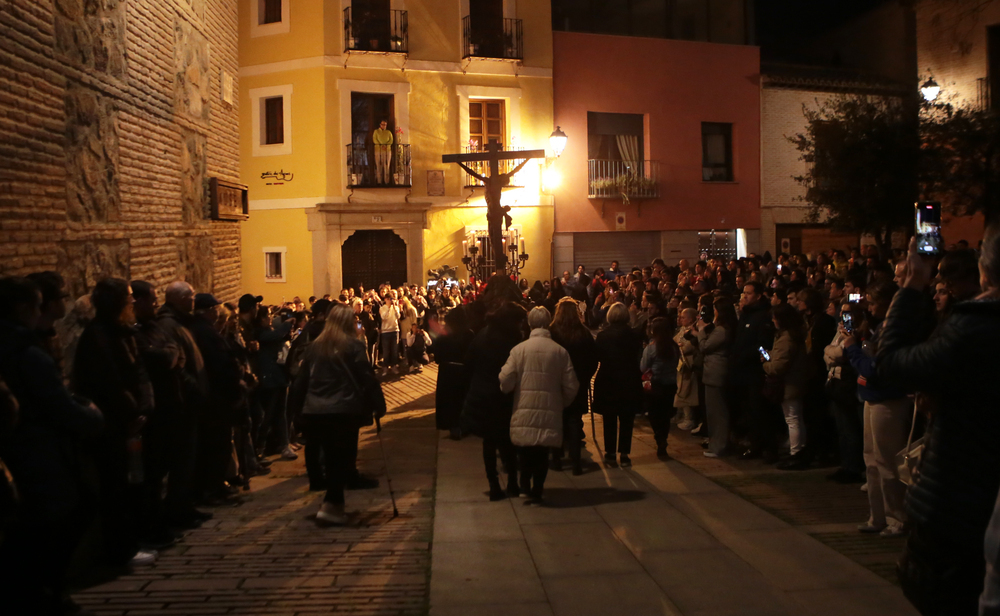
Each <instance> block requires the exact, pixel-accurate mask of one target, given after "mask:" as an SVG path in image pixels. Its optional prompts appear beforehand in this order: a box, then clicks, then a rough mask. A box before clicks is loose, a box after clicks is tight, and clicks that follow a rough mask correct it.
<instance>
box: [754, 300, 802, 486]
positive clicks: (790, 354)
mask: <svg viewBox="0 0 1000 616" xmlns="http://www.w3.org/2000/svg"><path fill="white" fill-rule="evenodd" d="M771 320H772V322H773V323H774V329H775V335H774V345H773V346H772V347H771V352H770V354H766V353H764V352H761V362H762V367H763V368H764V374H766V375H767V376H768V377H770V378H772V379H780V380H781V382H782V384H783V386H784V395H783V396H782V399H781V411H782V413H783V414H784V416H785V423H786V424H787V425H788V447H789V450H788V453H789V457H788V458H787V459H786V460H784V461H782V462H780V463H779V464H778V466H777V468H778V469H781V470H805V469H806V468H807V467H808V461H807V459H806V457H805V454H804V453H803V450H804V449H805V446H806V425H805V418H804V415H803V411H802V401H803V398H804V397H805V387H806V377H807V376H808V375H807V372H806V370H807V365H806V353H805V339H806V332H805V323H804V322H803V320H802V315H800V314H799V312H798V311H797V310H796V309H795V308H792V307H791V306H789V305H788V304H782V305H780V306H776V307H775V308H774V309H773V310H772V312H771Z"/></svg>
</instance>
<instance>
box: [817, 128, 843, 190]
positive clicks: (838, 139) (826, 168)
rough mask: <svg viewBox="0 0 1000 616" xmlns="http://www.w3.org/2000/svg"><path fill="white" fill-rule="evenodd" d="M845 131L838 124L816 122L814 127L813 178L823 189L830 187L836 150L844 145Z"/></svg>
mask: <svg viewBox="0 0 1000 616" xmlns="http://www.w3.org/2000/svg"><path fill="white" fill-rule="evenodd" d="M842 133H843V130H842V127H841V125H840V124H839V123H837V122H816V123H815V124H814V125H813V140H814V143H815V149H814V158H813V170H812V174H813V177H814V178H815V179H816V184H817V185H818V186H819V187H821V188H828V187H829V186H830V165H831V163H832V161H833V160H834V158H835V156H836V151H835V148H837V147H838V146H839V145H840V144H841V143H843V134H842Z"/></svg>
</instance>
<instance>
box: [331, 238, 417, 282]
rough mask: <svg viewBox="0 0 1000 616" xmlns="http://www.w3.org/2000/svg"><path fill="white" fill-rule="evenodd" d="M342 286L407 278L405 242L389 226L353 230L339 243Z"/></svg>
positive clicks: (400, 280) (403, 280) (404, 279)
mask: <svg viewBox="0 0 1000 616" xmlns="http://www.w3.org/2000/svg"><path fill="white" fill-rule="evenodd" d="M340 256H341V262H342V272H343V287H342V288H347V287H351V288H354V289H357V287H358V284H359V283H360V284H363V285H365V288H366V289H376V288H378V285H380V284H383V283H386V282H388V283H389V284H391V285H392V286H393V287H398V286H399V285H401V284H403V283H404V282H407V277H406V242H405V241H403V238H401V237H399V236H398V235H396V234H395V233H394V232H392V231H391V230H364V231H355V232H354V233H353V234H352V235H351V237H349V238H347V241H345V242H344V245H343V246H341V249H340Z"/></svg>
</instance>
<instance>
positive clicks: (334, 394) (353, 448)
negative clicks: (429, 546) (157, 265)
mask: <svg viewBox="0 0 1000 616" xmlns="http://www.w3.org/2000/svg"><path fill="white" fill-rule="evenodd" d="M432 282H433V284H429V285H428V286H418V285H402V286H398V287H393V286H391V285H389V284H384V285H381V286H380V287H378V288H377V289H367V290H366V289H365V288H364V287H363V286H362V285H357V286H356V287H354V288H347V289H343V290H342V291H341V292H340V294H339V295H338V296H337V297H336V298H333V297H331V296H326V297H322V298H316V297H310V298H309V301H308V305H307V304H306V302H302V301H301V300H300V299H299V298H298V297H296V298H294V299H293V300H292V301H290V302H286V303H283V304H281V305H278V306H267V305H264V303H263V298H262V297H261V296H254V295H250V294H247V295H244V296H242V297H241V298H240V299H239V301H238V302H236V303H231V304H230V303H222V302H220V301H219V300H218V299H216V298H215V297H214V296H212V295H211V294H208V293H196V290H195V289H194V288H192V287H191V285H189V284H188V283H186V282H183V281H177V282H174V283H171V284H169V285H167V286H166V288H164V289H163V290H162V294H161V293H159V292H158V290H157V289H156V288H155V287H154V285H152V284H150V283H148V282H145V281H131V282H128V281H125V280H120V279H106V280H102V281H100V282H98V283H97V284H96V286H95V287H94V289H93V292H92V293H91V294H90V295H89V296H86V297H83V298H79V299H78V300H77V301H76V302H75V304H74V305H73V308H72V310H71V311H70V313H69V314H67V299H68V298H67V295H66V293H65V290H64V284H63V281H62V279H61V278H60V277H59V276H58V274H56V273H54V272H41V273H37V274H32V275H30V276H28V277H25V278H16V277H11V278H3V279H0V465H2V468H3V470H4V475H3V476H4V477H5V480H4V481H3V482H2V483H0V487H2V489H0V564H3V565H4V566H5V570H6V567H8V566H9V565H11V564H14V563H16V565H17V566H16V568H13V569H11V572H12V573H11V574H10V575H6V576H4V577H3V578H2V579H0V584H2V585H3V588H2V589H0V590H2V591H3V593H4V596H5V598H7V597H9V598H10V600H9V604H10V605H11V606H19V605H21V606H29V605H30V606H32V607H31V608H29V609H25V610H24V613H52V614H58V613H72V611H73V610H74V609H76V608H75V607H74V606H73V605H72V603H71V602H70V601H69V600H68V598H67V596H66V594H65V574H66V571H67V568H68V567H69V564H70V559H71V557H72V556H73V553H74V550H75V549H76V547H77V545H78V544H79V543H80V541H81V538H82V536H83V533H84V532H85V531H86V529H87V528H88V527H90V526H91V525H92V524H93V523H94V520H97V521H98V522H99V526H100V528H101V529H102V533H101V536H102V539H103V542H102V546H101V547H102V557H103V558H104V559H105V562H106V563H108V564H110V565H112V566H116V567H129V566H131V567H134V566H139V565H141V564H144V563H148V562H151V561H153V560H154V559H155V558H156V550H158V549H163V548H166V547H168V546H170V545H172V544H173V543H174V542H175V541H176V540H177V538H178V537H179V536H180V534H179V533H180V532H182V531H184V530H186V529H191V528H194V527H197V526H198V525H200V524H202V523H203V522H204V521H205V520H207V519H209V518H210V517H211V516H212V514H211V512H209V511H205V509H206V508H211V507H221V506H230V505H234V504H239V502H240V498H241V497H240V491H241V490H246V489H249V483H250V480H251V478H252V477H254V476H258V475H261V474H266V473H268V472H269V468H268V467H269V466H270V464H271V463H272V461H274V460H292V459H295V458H297V456H298V455H299V454H298V453H297V452H298V451H299V450H300V449H302V448H303V447H304V451H303V454H304V456H305V462H306V470H307V473H308V477H309V487H310V489H311V490H316V491H325V492H326V495H325V497H324V499H323V503H322V505H321V507H320V509H319V511H317V513H316V521H317V523H318V524H321V525H332V526H339V525H343V524H345V523H347V521H348V514H347V512H346V511H345V498H344V491H345V490H347V489H365V488H372V487H376V486H377V485H378V480H377V479H374V478H370V477H366V476H363V475H362V474H361V473H359V472H358V469H357V463H356V461H357V451H358V433H359V430H360V428H361V427H363V426H366V425H371V424H372V423H375V422H377V421H378V418H379V417H381V416H382V415H384V414H385V412H386V405H385V399H384V396H383V394H382V390H381V385H380V379H379V376H382V377H383V378H390V377H394V376H399V375H401V374H403V373H406V372H413V371H420V370H421V366H423V365H426V364H427V363H428V362H430V361H432V360H433V361H435V362H436V363H437V365H438V376H437V378H438V384H437V397H436V411H437V413H436V420H437V426H438V428H440V429H442V430H447V431H448V432H449V434H450V436H451V437H452V438H455V439H461V438H463V437H464V436H465V435H470V434H471V435H476V436H478V437H480V438H481V439H482V453H483V461H484V467H485V473H486V478H487V483H488V486H489V498H490V499H491V500H502V499H505V498H515V497H518V496H522V497H524V498H525V499H526V500H525V502H526V503H527V504H531V505H543V504H545V502H546V501H545V496H544V485H545V480H546V476H547V473H548V471H550V470H552V469H555V470H561V469H562V468H563V464H564V459H565V458H567V457H568V461H569V465H570V469H571V471H572V473H573V474H576V475H578V474H582V473H583V472H585V465H584V460H583V459H582V454H581V452H582V442H583V440H584V433H583V426H584V424H583V417H584V415H585V414H587V413H588V412H591V411H592V412H593V413H596V414H599V415H601V416H603V422H602V423H603V438H602V439H601V443H599V445H601V446H602V447H601V449H602V451H603V460H602V462H603V463H604V464H605V465H606V466H620V467H625V468H627V467H629V466H631V463H632V462H631V458H630V456H631V448H632V440H633V432H634V427H635V423H636V421H637V419H639V420H640V421H648V423H649V426H650V428H651V430H652V433H653V436H654V440H655V443H656V455H657V457H658V458H660V459H662V460H668V459H670V454H669V451H668V440H669V438H670V436H671V432H672V431H673V433H674V435H675V436H674V438H676V434H677V433H689V434H690V435H692V436H693V437H694V438H697V439H700V443H701V445H702V447H703V448H704V455H705V456H706V457H709V458H724V457H727V456H738V457H741V458H744V459H754V458H759V459H761V460H762V461H763V462H764V463H766V464H774V465H775V466H776V468H778V469H780V470H782V471H788V472H792V471H799V470H804V469H808V468H813V467H836V470H835V471H834V472H832V474H830V475H829V477H828V478H829V480H830V481H835V482H839V483H854V484H859V485H862V484H863V489H865V490H866V491H867V497H868V501H869V505H870V516H869V518H868V519H867V520H863V521H859V522H861V524H860V525H859V531H860V532H863V533H878V534H880V535H882V536H885V537H895V536H901V535H906V536H907V543H906V546H907V547H906V551H905V553H904V554H903V556H902V559H901V561H900V569H899V570H900V576H901V580H902V584H903V588H904V591H905V592H906V594H907V596H908V597H909V598H910V599H911V601H913V603H914V604H915V605H916V606H917V607H918V608H919V609H920V611H921V612H922V613H923V614H943V613H952V612H951V611H948V610H951V609H953V608H954V607H955V606H961V607H962V608H963V609H962V610H959V611H958V612H954V613H959V612H961V613H971V610H974V609H975V607H976V605H977V601H979V595H980V593H981V592H983V588H984V584H983V580H984V579H986V581H987V583H986V590H985V592H983V598H982V601H983V605H986V606H989V607H988V608H984V609H993V610H995V611H993V612H985V613H1000V575H998V574H997V573H996V572H995V571H994V568H993V565H994V564H996V563H997V559H998V554H1000V510H998V513H997V514H996V516H995V517H996V519H995V520H994V521H993V522H992V523H991V516H993V512H994V502H995V501H996V499H997V494H998V490H1000V448H998V447H997V446H996V443H997V442H998V439H1000V415H997V414H996V413H995V412H992V411H995V410H996V409H997V408H998V406H1000V405H998V403H1000V400H998V393H997V389H996V388H995V387H993V386H992V383H991V381H990V377H991V375H994V374H997V368H998V365H997V364H998V359H997V355H996V353H995V352H994V351H993V349H995V348H997V347H996V345H997V344H998V343H1000V339H998V338H1000V319H998V317H1000V236H994V237H991V238H989V239H987V240H986V241H985V242H984V243H983V244H982V246H981V247H980V249H979V250H973V249H970V248H968V247H967V246H963V247H955V248H954V249H953V250H949V251H948V252H947V253H945V254H944V255H943V256H942V257H941V258H940V259H939V260H934V261H933V262H932V261H930V260H928V259H927V258H926V257H921V256H918V255H916V254H915V252H914V251H913V249H912V246H911V250H910V252H909V253H906V252H904V251H898V252H897V253H895V254H893V255H891V256H888V258H881V257H880V256H879V253H878V252H877V251H875V250H870V251H868V252H866V253H865V254H862V252H861V251H858V250H855V251H851V252H850V254H848V253H845V252H842V251H837V250H832V251H830V252H829V253H824V254H817V255H809V256H807V255H784V254H782V255H778V256H777V257H776V258H772V257H771V255H770V254H767V253H765V254H763V255H760V256H757V255H750V256H748V257H743V258H738V259H736V258H734V259H726V260H723V259H719V258H707V256H706V258H704V259H702V260H700V261H697V262H695V263H693V264H692V263H690V262H688V261H686V260H681V261H680V262H679V263H677V264H676V265H668V264H667V263H665V262H664V261H663V260H662V259H656V260H654V261H653V263H652V264H650V265H648V266H644V267H635V268H632V269H622V268H620V267H619V263H618V262H612V263H611V266H610V267H609V268H608V269H607V270H605V269H603V268H597V269H595V270H593V271H592V272H591V273H589V274H588V273H587V269H586V268H585V267H584V266H583V265H580V266H578V268H577V270H576V272H575V273H571V272H569V271H566V272H563V274H562V276H561V277H559V278H555V279H553V280H551V281H547V282H545V281H535V283H534V284H529V283H528V281H527V280H523V279H522V280H519V281H518V280H512V279H511V278H509V277H506V276H503V275H494V276H493V277H491V278H490V279H489V280H486V281H476V280H471V281H470V282H468V283H466V282H463V281H449V280H438V281H432ZM161 297H162V298H163V305H162V306H161V305H159V301H160V298H161ZM915 443H916V444H918V445H919V444H922V448H921V447H918V446H915ZM921 451H922V455H920V452H921ZM901 452H902V453H905V454H907V455H905V456H901V455H900V454H901ZM914 460H919V463H918V464H915V463H914ZM498 462H499V463H500V464H498ZM501 473H504V474H506V482H505V484H506V485H503V484H502V483H501ZM988 526H989V528H987V527H988ZM984 540H985V541H986V550H987V552H986V556H987V558H986V559H984V558H983V549H984ZM38 606H44V608H43V609H39V607H38ZM12 609H14V608H13V607H12ZM13 613H18V612H17V611H15V612H13Z"/></svg>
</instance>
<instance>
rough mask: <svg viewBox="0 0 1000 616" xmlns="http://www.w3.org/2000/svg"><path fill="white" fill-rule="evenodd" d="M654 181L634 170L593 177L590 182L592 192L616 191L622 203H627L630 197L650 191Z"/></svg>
mask: <svg viewBox="0 0 1000 616" xmlns="http://www.w3.org/2000/svg"><path fill="white" fill-rule="evenodd" d="M655 187H656V182H654V181H653V180H652V179H650V178H647V177H645V176H642V175H639V174H638V173H636V172H626V173H620V174H618V175H616V176H613V177H607V178H595V179H594V180H593V181H592V182H591V183H590V188H591V191H592V192H593V194H595V195H600V193H603V192H616V193H618V195H619V196H621V198H622V203H624V204H625V205H628V204H629V203H630V202H631V200H632V197H642V196H646V195H647V194H649V193H651V192H652V190H653V189H654V188H655Z"/></svg>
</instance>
